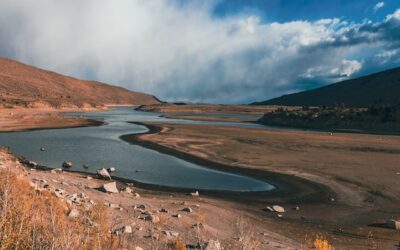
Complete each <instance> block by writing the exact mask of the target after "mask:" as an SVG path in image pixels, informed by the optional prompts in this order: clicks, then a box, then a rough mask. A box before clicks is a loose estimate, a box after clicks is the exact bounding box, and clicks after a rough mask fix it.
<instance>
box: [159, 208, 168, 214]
mask: <svg viewBox="0 0 400 250" xmlns="http://www.w3.org/2000/svg"><path fill="white" fill-rule="evenodd" d="M160 213H168V210H167V209H165V208H161V209H160Z"/></svg>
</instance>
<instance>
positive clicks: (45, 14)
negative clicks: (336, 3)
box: [0, 0, 400, 102]
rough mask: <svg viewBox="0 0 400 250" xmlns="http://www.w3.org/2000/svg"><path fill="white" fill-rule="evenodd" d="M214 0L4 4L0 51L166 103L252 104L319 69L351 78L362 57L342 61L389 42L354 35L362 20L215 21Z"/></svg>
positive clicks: (323, 77)
mask: <svg viewBox="0 0 400 250" xmlns="http://www.w3.org/2000/svg"><path fill="white" fill-rule="evenodd" d="M213 2H215V1H212V0H210V1H205V4H204V2H203V1H193V2H190V1H188V2H185V4H182V2H181V1H179V2H175V1H174V0H153V1H141V0H119V1H113V0H82V1H68V0H60V1H53V0H36V1H34V2H32V1H29V0H2V1H0V41H1V42H0V55H7V56H9V57H12V58H15V59H17V60H22V61H25V62H27V63H31V64H34V65H36V66H39V67H44V68H48V69H51V70H55V71H58V72H62V73H66V74H70V75H73V76H76V77H81V78H89V79H96V80H100V81H103V82H109V83H115V84H119V85H122V86H125V87H128V88H130V89H133V90H138V91H145V92H149V93H152V94H155V95H157V96H158V97H160V98H161V99H164V100H170V101H173V100H183V101H193V102H195V101H199V102H200V101H201V102H249V101H253V100H262V99H266V98H269V97H274V96H276V95H280V94H281V93H283V92H287V91H290V90H291V89H297V88H298V86H295V83H296V82H297V81H299V79H301V76H305V75H306V73H304V72H307V70H308V69H314V68H317V69H318V67H319V66H321V65H324V67H323V69H321V70H319V71H318V70H317V71H316V72H312V70H311V73H313V74H314V75H313V76H314V78H316V79H317V80H319V81H321V82H326V81H331V77H332V70H333V69H336V70H337V73H338V74H340V75H347V76H350V75H353V74H354V73H356V72H358V71H359V70H360V69H361V63H359V62H358V61H354V60H353V61H352V60H349V61H346V60H344V59H345V58H354V57H353V55H355V54H357V53H361V52H362V51H364V50H366V49H378V50H379V49H381V48H382V46H386V45H385V44H386V42H385V43H383V42H382V41H381V40H382V39H383V40H384V39H385V38H380V37H381V36H382V37H383V35H379V36H378V35H376V34H381V33H382V34H383V31H381V30H378V31H375V30H373V29H372V28H371V30H372V31H368V30H367V31H363V32H358V31H357V30H360V29H362V28H364V26H366V24H348V23H347V22H345V21H342V20H340V19H337V18H334V19H323V20H319V21H316V22H308V21H294V22H286V23H262V22H261V21H260V18H259V17H257V16H250V17H243V16H242V15H239V16H230V17H226V18H216V17H215V16H213V15H212V7H213ZM396 13H397V12H396ZM396 13H395V14H393V16H392V17H390V20H393V18H395V17H396V15H397V14H396ZM399 13H400V11H399ZM399 15H400V14H399ZM388 18H389V17H388ZM385 22H389V21H387V20H386V21H385ZM368 25H371V27H375V26H373V25H377V24H368ZM368 27H369V26H368ZM382 29H383V28H382ZM358 34H361V35H359V36H356V35H358ZM390 34H391V36H392V37H391V38H390V39H392V40H393V39H397V38H393V34H395V33H394V32H390ZM365 37H368V38H370V37H373V38H374V39H375V40H377V39H378V38H379V39H380V40H377V41H375V40H372V39H370V40H368V41H367V42H365V40H366V39H365ZM5 38H6V39H5ZM382 44H384V45H382ZM357 63H358V64H357ZM338 65H339V66H338ZM311 73H310V74H311Z"/></svg>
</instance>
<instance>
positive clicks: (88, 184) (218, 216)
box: [0, 149, 304, 249]
mask: <svg viewBox="0 0 400 250" xmlns="http://www.w3.org/2000/svg"><path fill="white" fill-rule="evenodd" d="M0 165H1V167H2V168H7V169H9V170H10V171H13V172H15V173H17V174H19V175H20V176H21V177H23V178H24V179H26V180H27V181H29V182H30V183H32V185H35V186H37V187H39V189H40V188H42V189H47V190H49V191H50V192H54V190H56V189H58V190H63V191H65V195H64V196H63V197H62V198H61V199H63V200H65V202H66V201H67V200H68V199H69V197H73V196H74V194H75V195H78V196H79V197H80V196H85V197H86V199H87V200H91V201H92V202H94V203H100V204H104V205H106V206H108V207H109V209H108V211H109V216H110V221H112V223H111V225H110V230H114V229H118V228H120V227H122V226H126V225H130V226H132V227H133V228H134V230H133V233H132V236H131V237H133V239H134V242H135V243H136V244H137V245H139V246H141V247H142V248H143V249H153V248H154V247H155V246H156V245H157V244H161V243H165V242H168V241H169V240H174V239H179V240H181V241H183V242H185V243H187V244H192V245H196V244H197V242H200V243H201V244H202V245H203V244H205V243H206V242H208V241H209V240H211V239H214V240H219V241H220V242H221V244H222V245H223V246H224V248H225V249H242V247H243V245H244V244H246V245H247V246H254V247H255V246H259V247H260V249H277V248H281V249H298V248H299V247H300V246H301V244H304V242H298V241H296V240H293V239H291V238H290V237H284V236H282V235H281V234H279V233H277V232H275V230H270V229H269V226H268V225H270V224H269V222H267V221H265V220H264V218H262V216H260V215H259V214H261V213H265V212H263V211H257V210H258V208H257V209H254V210H253V211H251V210H248V207H247V206H246V205H244V204H240V203H237V202H233V201H227V200H223V199H217V198H213V197H209V196H207V195H203V194H202V193H200V196H191V195H188V194H187V193H181V192H172V191H171V192H167V191H154V190H153V191H152V190H148V189H142V188H138V187H136V186H131V185H129V187H130V188H131V189H132V192H126V191H123V190H124V189H125V188H126V187H127V186H128V185H127V183H126V182H121V181H117V182H118V183H117V186H118V188H119V189H120V190H121V192H120V193H118V194H109V193H104V192H102V191H99V187H101V186H102V184H104V183H109V182H110V181H106V180H101V179H97V178H96V176H94V175H88V174H81V173H72V172H64V171H63V172H54V171H49V170H39V169H30V168H27V167H26V166H24V165H23V164H21V163H20V161H19V160H18V159H17V158H15V157H14V156H13V155H11V154H9V153H8V152H7V151H5V150H2V149H0ZM45 184H46V187H45V188H44V185H45ZM82 193H83V195H82ZM137 194H139V195H137ZM66 205H67V206H68V207H69V208H71V209H72V208H74V207H76V206H81V205H85V204H78V203H71V204H69V203H67V202H66ZM141 205H144V206H145V209H144V210H145V211H148V212H151V213H153V214H156V215H157V216H158V217H159V218H160V221H159V222H157V223H152V222H149V221H145V220H142V219H139V218H138V217H140V216H141V214H142V211H143V209H140V208H138V207H140V206H141ZM185 207H190V208H191V209H192V210H193V211H192V212H191V213H188V212H185V211H182V209H183V208H185ZM162 208H163V209H165V210H166V211H167V212H160V210H161V209H162ZM176 214H180V215H181V216H182V217H181V218H176V217H175V215H176ZM276 219H278V218H276ZM166 232H173V233H174V235H176V234H175V233H177V236H167V235H166ZM155 236H157V237H160V241H161V242H156V241H155V240H154V239H153V238H152V237H155Z"/></svg>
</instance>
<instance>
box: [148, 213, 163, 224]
mask: <svg viewBox="0 0 400 250" xmlns="http://www.w3.org/2000/svg"><path fill="white" fill-rule="evenodd" d="M145 220H147V221H151V222H152V223H158V222H160V217H158V216H157V215H154V214H149V215H147V216H146V217H145Z"/></svg>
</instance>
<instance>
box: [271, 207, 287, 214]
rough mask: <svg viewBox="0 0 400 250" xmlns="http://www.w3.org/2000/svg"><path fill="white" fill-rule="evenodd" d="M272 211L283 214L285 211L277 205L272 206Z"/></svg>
mask: <svg viewBox="0 0 400 250" xmlns="http://www.w3.org/2000/svg"><path fill="white" fill-rule="evenodd" d="M272 209H273V210H274V211H275V212H277V213H284V212H285V209H284V208H283V207H281V206H278V205H274V206H272Z"/></svg>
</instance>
